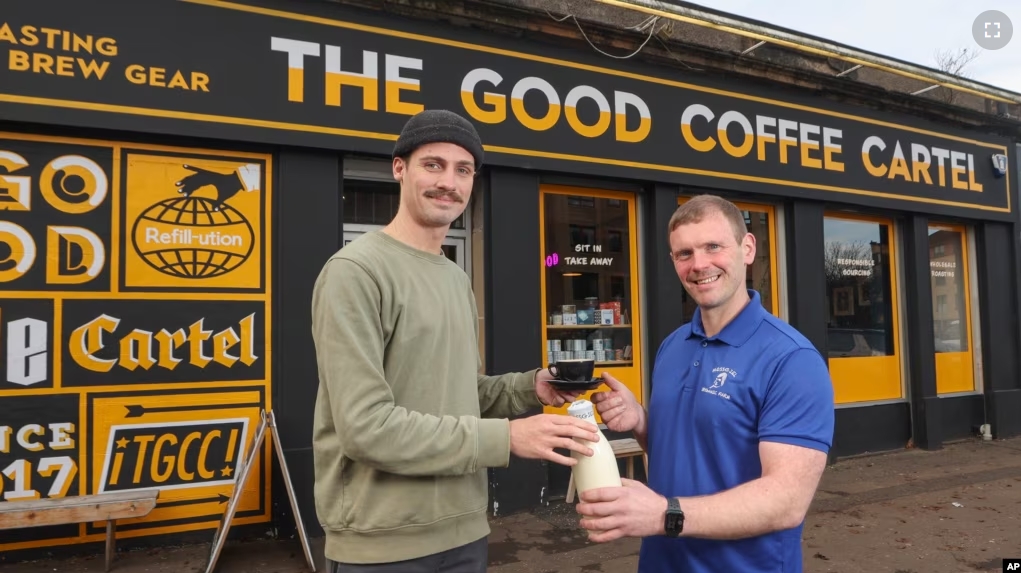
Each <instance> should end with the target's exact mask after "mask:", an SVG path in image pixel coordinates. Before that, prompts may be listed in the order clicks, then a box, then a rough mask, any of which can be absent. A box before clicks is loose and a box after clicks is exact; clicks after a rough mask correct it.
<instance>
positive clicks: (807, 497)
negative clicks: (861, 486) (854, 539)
mask: <svg viewBox="0 0 1021 573" xmlns="http://www.w3.org/2000/svg"><path fill="white" fill-rule="evenodd" d="M669 240H670V252H671V256H672V257H673V260H674V266H675V268H676V270H677V275H678V277H679V278H680V279H681V283H682V285H683V286H684V289H685V290H686V291H688V293H689V294H690V295H691V297H692V298H693V299H694V300H695V302H696V303H697V304H698V309H696V311H695V313H694V316H693V317H692V319H691V322H690V323H688V324H685V325H684V326H682V327H680V328H678V329H677V330H675V331H674V332H673V333H672V334H670V336H668V337H667V338H666V340H664V341H663V344H662V345H661V346H660V348H659V351H658V353H657V355H656V360H655V365H654V369H653V374H652V396H651V398H650V399H649V402H648V404H649V410H648V411H647V412H646V410H645V409H644V408H643V407H642V406H641V405H640V404H638V402H637V401H636V400H635V397H634V395H633V394H632V393H631V392H630V391H629V390H628V389H627V387H626V386H624V385H623V384H621V383H620V382H618V381H617V380H615V379H613V378H612V377H610V376H608V375H607V374H605V373H604V374H603V377H604V379H605V380H606V382H607V385H608V386H609V388H610V391H608V392H598V393H596V394H594V395H593V396H592V401H593V402H594V403H595V405H596V408H597V410H598V411H599V413H600V415H601V416H602V419H603V422H604V423H605V424H606V425H607V427H608V428H610V429H611V430H614V431H622V432H623V431H631V432H633V433H634V435H635V437H636V438H637V439H638V441H639V442H640V443H642V444H643V447H644V448H645V451H646V452H647V454H648V457H649V479H648V482H649V485H648V487H646V486H645V485H644V484H642V483H640V482H637V481H632V480H624V481H625V483H624V487H621V488H603V489H598V490H592V491H588V492H585V493H582V494H581V495H580V496H579V497H580V502H579V504H578V506H577V511H578V513H580V514H581V515H582V519H581V521H580V523H581V526H582V527H584V528H585V529H588V530H589V537H590V539H592V540H593V541H597V542H604V541H610V540H613V539H617V538H620V537H624V536H630V537H642V538H644V539H643V542H642V549H641V553H640V557H639V565H638V570H639V572H640V573H645V572H648V573H653V572H656V573H659V572H665V571H678V572H684V573H703V572H704V573H709V572H731V571H740V572H742V573H751V572H763V573H765V572H770V573H795V572H797V573H800V572H801V570H802V555H801V532H802V528H803V524H804V518H805V514H806V512H807V511H808V507H809V505H810V504H811V502H812V498H813V497H814V495H815V491H816V488H817V487H818V484H819V479H820V477H821V476H822V472H823V470H824V469H825V466H826V454H827V452H828V451H829V448H830V445H831V441H832V437H833V386H832V383H831V381H830V376H829V371H828V370H827V367H826V363H825V361H824V360H823V358H822V356H821V355H820V354H819V352H818V351H817V350H816V349H815V347H814V346H813V345H812V344H811V343H810V342H809V341H808V340H807V339H806V338H805V337H804V336H802V335H801V334H800V333H799V332H798V331H797V330H795V329H794V328H792V327H791V326H790V325H788V324H787V323H785V322H783V321H781V320H779V319H777V318H776V317H774V316H773V315H771V314H769V313H768V312H766V311H765V309H763V308H762V303H761V301H760V299H759V294H758V293H757V292H756V291H754V290H748V289H747V288H746V287H745V284H746V283H745V275H746V268H747V265H748V264H750V263H751V262H752V261H753V260H754V258H755V236H754V235H752V234H751V233H748V231H747V228H746V226H745V220H744V216H743V215H742V213H741V211H740V210H739V209H738V208H737V207H736V206H734V205H733V204H732V203H730V202H729V201H726V200H724V199H721V198H719V197H715V196H711V195H701V196H698V197H695V198H693V199H691V200H690V201H688V202H686V203H685V204H684V205H682V206H681V207H680V208H678V210H677V212H676V213H675V214H674V216H673V217H672V218H671V220H670V226H669Z"/></svg>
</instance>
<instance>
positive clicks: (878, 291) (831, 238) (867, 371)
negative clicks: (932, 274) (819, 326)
mask: <svg viewBox="0 0 1021 573" xmlns="http://www.w3.org/2000/svg"><path fill="white" fill-rule="evenodd" d="M823 232H824V237H825V250H824V252H825V256H824V269H825V273H826V313H827V315H828V317H829V318H828V320H827V326H828V336H827V353H828V356H829V363H830V375H831V378H832V379H833V386H834V391H835V395H836V401H837V403H847V402H863V401H873V400H884V399H893V398H899V397H901V395H902V393H903V392H902V390H901V376H900V363H899V357H898V347H899V345H898V340H897V332H898V331H897V299H896V280H895V274H894V271H895V269H896V268H897V267H896V265H895V262H894V253H895V249H894V247H893V245H894V242H893V225H892V223H890V222H887V221H878V220H868V219H860V218H851V217H845V216H828V217H826V219H825V222H824V229H823Z"/></svg>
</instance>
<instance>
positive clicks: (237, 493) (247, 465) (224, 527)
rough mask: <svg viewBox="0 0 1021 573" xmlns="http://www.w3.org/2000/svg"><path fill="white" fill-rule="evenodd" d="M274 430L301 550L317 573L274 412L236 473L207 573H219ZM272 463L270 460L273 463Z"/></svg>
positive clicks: (261, 426)
mask: <svg viewBox="0 0 1021 573" xmlns="http://www.w3.org/2000/svg"><path fill="white" fill-rule="evenodd" d="M267 427H268V428H269V429H270V432H272V436H273V450H274V451H275V452H276V458H277V461H278V462H280V473H281V474H283V476H284V484H285V485H286V486H287V497H288V498H289V499H290V500H291V511H293V512H294V523H295V527H296V528H297V530H298V536H299V537H300V538H301V547H302V549H303V550H304V551H305V561H306V562H307V563H308V568H309V571H311V572H312V573H315V570H316V566H315V560H314V559H313V558H312V548H311V547H310V546H309V543H308V534H307V533H306V531H305V524H304V523H303V522H302V521H301V510H299V509H298V499H297V498H296V497H295V496H294V485H292V484H291V474H290V472H288V471H287V461H286V460H285V459H284V450H283V446H281V445H280V433H279V431H278V430H277V422H276V417H274V416H273V411H272V410H270V411H269V412H267V411H266V410H261V411H260V420H259V425H258V426H257V427H256V429H255V436H253V437H252V441H251V442H250V443H249V446H248V449H247V450H246V452H245V455H244V456H243V457H242V460H241V465H240V467H239V468H238V471H237V472H236V473H235V475H236V476H237V479H236V480H235V481H234V491H233V492H231V496H230V501H229V502H228V503H227V510H226V511H225V512H224V514H223V517H221V518H220V525H219V526H218V527H217V528H216V533H215V534H213V544H212V547H211V549H210V553H209V561H208V562H207V564H206V570H205V573H213V571H215V570H216V561H217V559H219V557H220V551H221V550H222V549H223V544H224V542H225V541H226V539H227V531H228V530H229V529H230V524H231V521H233V519H234V512H235V511H237V506H238V501H239V500H240V499H241V491H242V490H244V488H245V483H247V482H248V477H249V476H250V475H251V471H250V470H251V468H252V463H253V462H254V461H255V457H256V456H257V455H259V448H261V447H262V444H263V442H264V441H265V439H266V428H267ZM270 461H271V460H267V462H270Z"/></svg>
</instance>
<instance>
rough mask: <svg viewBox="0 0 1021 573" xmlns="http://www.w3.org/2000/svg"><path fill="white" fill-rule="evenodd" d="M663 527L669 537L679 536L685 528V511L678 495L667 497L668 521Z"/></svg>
mask: <svg viewBox="0 0 1021 573" xmlns="http://www.w3.org/2000/svg"><path fill="white" fill-rule="evenodd" d="M663 529H664V530H665V531H666V535H667V537H677V536H679V535H680V534H681V531H683V530H684V512H683V511H682V510H681V502H680V501H678V499H677V498H676V497H668V498H667V506H666V523H664V527H663Z"/></svg>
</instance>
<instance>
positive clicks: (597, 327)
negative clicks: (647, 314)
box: [546, 324, 631, 330]
mask: <svg viewBox="0 0 1021 573" xmlns="http://www.w3.org/2000/svg"><path fill="white" fill-rule="evenodd" d="M546 328H548V329H549V330H601V329H604V328H631V325H630V324H547V325H546Z"/></svg>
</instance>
